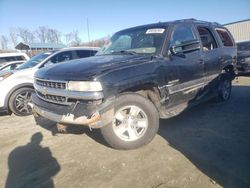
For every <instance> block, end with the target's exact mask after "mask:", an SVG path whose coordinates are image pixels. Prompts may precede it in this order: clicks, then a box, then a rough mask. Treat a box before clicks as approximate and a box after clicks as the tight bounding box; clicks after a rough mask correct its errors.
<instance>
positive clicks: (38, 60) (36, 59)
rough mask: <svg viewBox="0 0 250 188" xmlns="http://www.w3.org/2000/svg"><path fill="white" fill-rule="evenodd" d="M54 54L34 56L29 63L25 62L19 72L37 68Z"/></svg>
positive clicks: (47, 53) (46, 53)
mask: <svg viewBox="0 0 250 188" xmlns="http://www.w3.org/2000/svg"><path fill="white" fill-rule="evenodd" d="M51 54H53V52H45V53H41V54H38V55H35V56H33V57H32V58H31V59H30V60H29V61H27V62H25V63H24V64H22V65H21V66H19V67H18V68H17V70H21V69H27V68H31V67H34V66H36V65H37V64H39V63H41V62H42V61H43V60H44V59H46V58H47V57H48V56H50V55H51Z"/></svg>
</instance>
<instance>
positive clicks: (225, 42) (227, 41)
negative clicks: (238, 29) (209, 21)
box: [216, 29, 233, 46]
mask: <svg viewBox="0 0 250 188" xmlns="http://www.w3.org/2000/svg"><path fill="white" fill-rule="evenodd" d="M216 31H217V33H218V34H219V36H220V39H221V41H222V43H223V45H224V46H233V41H232V39H231V37H230V36H229V34H228V33H227V31H226V30H225V29H216Z"/></svg>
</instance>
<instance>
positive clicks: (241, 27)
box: [224, 19, 250, 42]
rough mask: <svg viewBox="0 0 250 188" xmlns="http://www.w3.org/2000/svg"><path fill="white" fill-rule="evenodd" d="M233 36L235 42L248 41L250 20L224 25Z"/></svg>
mask: <svg viewBox="0 0 250 188" xmlns="http://www.w3.org/2000/svg"><path fill="white" fill-rule="evenodd" d="M224 26H225V27H226V28H227V29H228V30H229V31H230V32H231V33H232V35H233V37H234V40H235V41H236V42H240V41H247V40H249V41H250V19H247V20H241V21H238V22H233V23H228V24H225V25H224Z"/></svg>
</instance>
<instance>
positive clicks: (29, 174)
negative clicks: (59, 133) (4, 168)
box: [5, 132, 60, 188]
mask: <svg viewBox="0 0 250 188" xmlns="http://www.w3.org/2000/svg"><path fill="white" fill-rule="evenodd" d="M42 139H43V135H42V134H41V133H40V132H38V133H35V134H34V135H33V136H32V137H31V141H30V142H29V143H28V144H27V145H24V146H20V147H17V148H15V149H14V150H13V151H12V152H11V153H10V155H9V159H8V166H9V174H8V177H7V181H6V185H5V187H6V188H10V187H11V188H13V187H48V188H51V187H54V183H53V179H52V177H53V176H55V175H56V174H57V173H58V172H59V171H60V165H59V164H58V162H57V160H56V158H54V157H53V156H52V153H51V151H50V149H49V148H48V147H42V146H41V145H40V143H41V141H42Z"/></svg>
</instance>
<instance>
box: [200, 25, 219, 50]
mask: <svg viewBox="0 0 250 188" xmlns="http://www.w3.org/2000/svg"><path fill="white" fill-rule="evenodd" d="M197 29H198V32H199V35H200V38H201V43H202V46H203V50H204V51H208V50H213V49H215V48H217V47H218V46H217V44H216V41H215V39H214V36H213V34H212V33H211V31H210V30H209V29H208V28H206V27H197Z"/></svg>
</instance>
